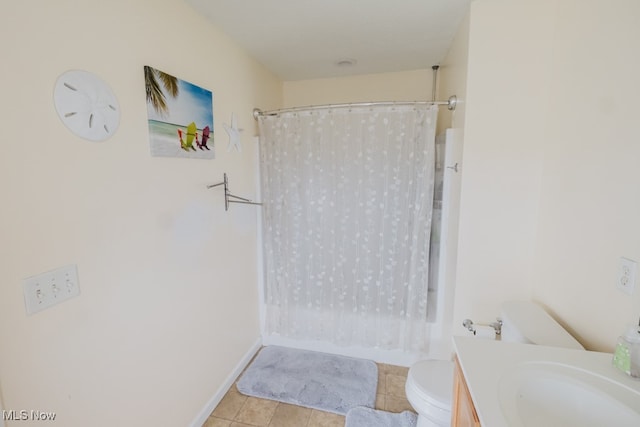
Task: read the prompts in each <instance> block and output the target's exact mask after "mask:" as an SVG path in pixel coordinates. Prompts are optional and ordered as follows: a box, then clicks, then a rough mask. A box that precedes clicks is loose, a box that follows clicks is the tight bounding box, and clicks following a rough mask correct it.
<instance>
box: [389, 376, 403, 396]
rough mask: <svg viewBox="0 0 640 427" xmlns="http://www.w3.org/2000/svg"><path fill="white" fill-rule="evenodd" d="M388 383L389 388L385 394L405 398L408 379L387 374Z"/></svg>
mask: <svg viewBox="0 0 640 427" xmlns="http://www.w3.org/2000/svg"><path fill="white" fill-rule="evenodd" d="M386 382H387V387H386V392H385V394H388V395H391V396H396V397H405V395H406V394H405V391H404V385H405V383H406V382H407V378H406V377H401V376H399V375H392V374H387V378H386Z"/></svg>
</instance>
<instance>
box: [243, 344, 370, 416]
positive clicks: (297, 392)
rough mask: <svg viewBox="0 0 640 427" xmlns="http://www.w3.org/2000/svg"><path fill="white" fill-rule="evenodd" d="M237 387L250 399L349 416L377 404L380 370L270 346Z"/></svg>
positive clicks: (340, 358)
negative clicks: (255, 398) (362, 407)
mask: <svg viewBox="0 0 640 427" xmlns="http://www.w3.org/2000/svg"><path fill="white" fill-rule="evenodd" d="M236 386H237V387H238V391H239V392H240V393H242V394H246V395H248V396H253V397H259V398H263V399H270V400H277V401H279V402H285V403H291V404H293V405H298V406H304V407H306V408H312V409H318V410H321V411H327V412H333V413H335V414H340V415H346V414H347V412H349V409H351V408H355V407H357V406H367V407H373V406H374V405H375V401H376V389H377V387H378V367H377V366H376V364H375V363H374V362H372V361H370V360H363V359H354V358H351V357H345V356H337V355H333V354H326V353H319V352H315V351H307V350H298V349H292V348H285V347H278V346H269V347H264V348H263V349H262V350H261V351H260V353H259V354H258V355H257V356H256V358H255V359H254V360H253V362H251V365H249V367H248V368H247V370H246V371H245V372H244V373H243V374H242V377H241V378H240V380H238V382H237V384H236Z"/></svg>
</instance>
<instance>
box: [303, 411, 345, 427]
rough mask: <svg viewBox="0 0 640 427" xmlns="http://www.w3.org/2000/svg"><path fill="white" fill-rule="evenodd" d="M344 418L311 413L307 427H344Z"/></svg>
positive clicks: (329, 414)
mask: <svg viewBox="0 0 640 427" xmlns="http://www.w3.org/2000/svg"><path fill="white" fill-rule="evenodd" d="M344 418H345V417H344V416H343V415H338V414H332V413H331V412H323V411H317V410H315V409H314V410H313V411H311V418H309V424H307V427H344Z"/></svg>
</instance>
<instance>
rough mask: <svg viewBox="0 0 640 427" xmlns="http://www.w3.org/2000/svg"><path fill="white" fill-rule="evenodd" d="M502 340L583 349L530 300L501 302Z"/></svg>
mask: <svg viewBox="0 0 640 427" xmlns="http://www.w3.org/2000/svg"><path fill="white" fill-rule="evenodd" d="M501 308H502V311H501V319H502V334H501V335H502V341H509V342H519V343H526V344H537V345H547V346H551V347H564V348H573V349H578V350H584V347H583V346H582V345H581V344H580V343H579V342H578V341H577V340H576V339H575V338H574V337H573V336H572V335H571V334H570V333H569V332H567V331H566V329H564V328H563V327H562V326H560V324H559V323H558V322H556V321H555V320H554V319H553V317H551V316H550V315H549V313H547V312H546V311H545V310H544V309H543V308H542V307H541V306H539V305H538V304H536V303H534V302H532V301H508V302H505V303H503V304H502V307H501Z"/></svg>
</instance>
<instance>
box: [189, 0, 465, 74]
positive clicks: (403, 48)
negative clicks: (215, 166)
mask: <svg viewBox="0 0 640 427" xmlns="http://www.w3.org/2000/svg"><path fill="white" fill-rule="evenodd" d="M471 1H472V0H261V1H256V0H186V2H187V3H188V4H190V5H191V6H192V7H193V8H194V9H195V10H196V11H198V12H200V13H202V14H203V15H204V16H205V17H207V18H208V19H209V20H210V21H211V22H212V23H213V24H214V25H215V26H216V27H217V28H219V29H220V30H222V31H223V32H225V33H226V34H227V35H228V36H230V37H231V38H232V39H234V40H235V41H236V42H237V43H238V44H239V45H240V46H242V47H244V48H245V49H246V50H247V51H248V52H249V53H250V54H251V55H252V56H253V57H254V58H256V59H257V60H258V61H260V62H261V63H262V64H263V65H265V66H266V67H267V68H269V69H270V70H271V71H272V72H274V73H275V74H276V75H278V76H279V77H280V78H281V79H282V80H284V81H289V80H304V79H315V78H324V77H336V76H345V75H353V74H369V73H382V72H390V71H406V70H415V69H422V68H430V67H431V66H432V65H437V64H439V63H440V61H442V60H443V59H444V57H445V55H446V53H447V50H448V49H449V46H450V45H451V41H452V40H453V36H454V34H455V33H456V31H457V29H458V25H459V24H460V22H461V20H462V18H463V17H464V15H465V14H466V12H467V10H468V8H469V4H470V3H471ZM345 58H350V59H354V60H356V64H355V65H352V66H338V65H336V62H338V61H340V60H342V59H345Z"/></svg>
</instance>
